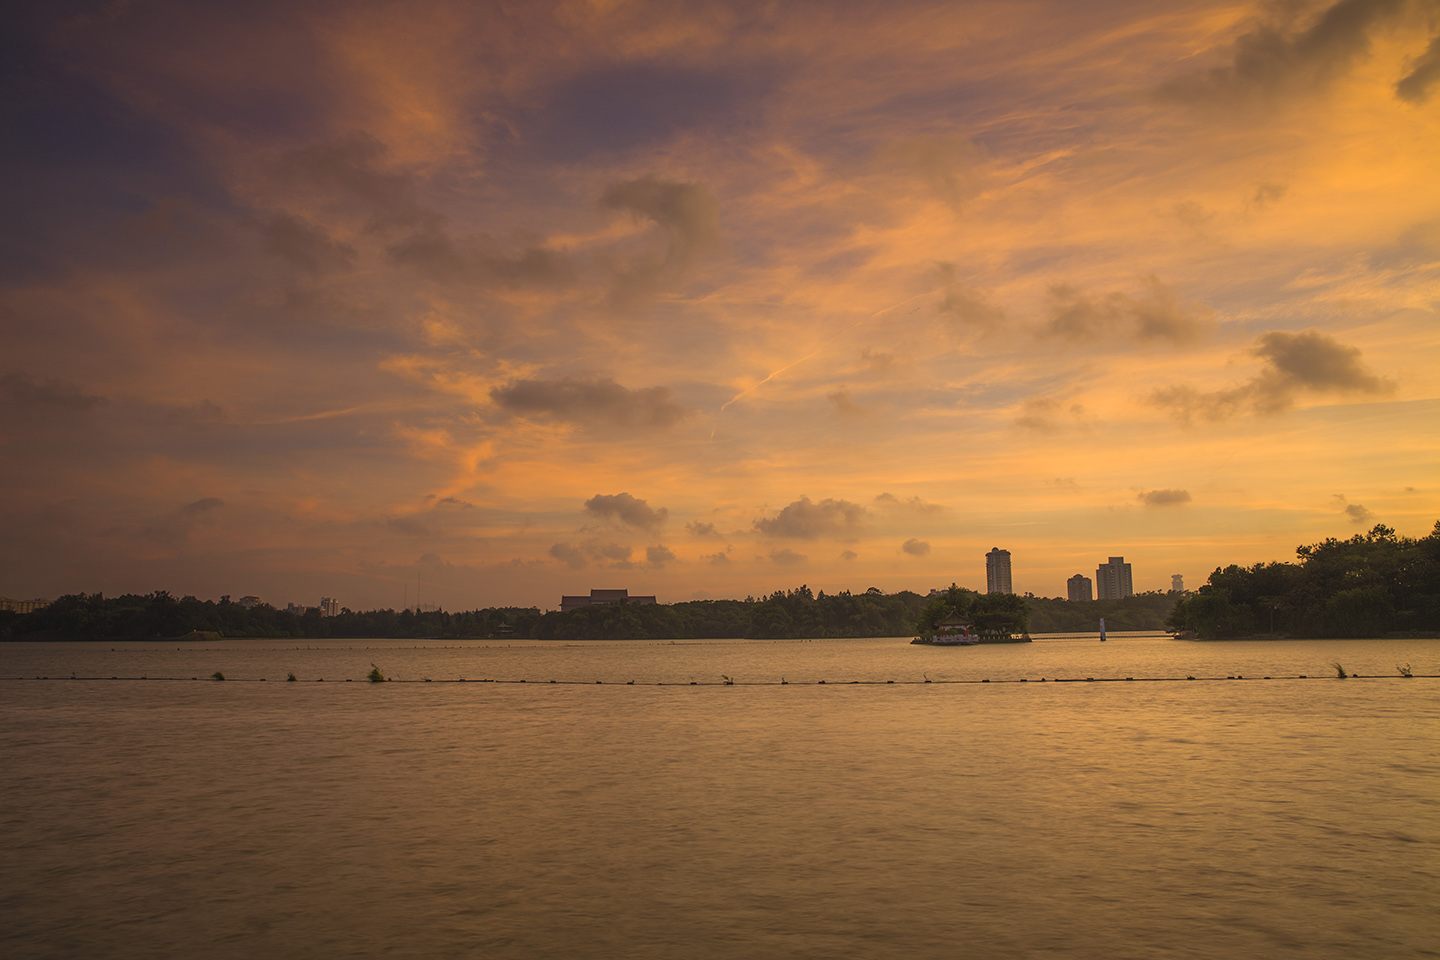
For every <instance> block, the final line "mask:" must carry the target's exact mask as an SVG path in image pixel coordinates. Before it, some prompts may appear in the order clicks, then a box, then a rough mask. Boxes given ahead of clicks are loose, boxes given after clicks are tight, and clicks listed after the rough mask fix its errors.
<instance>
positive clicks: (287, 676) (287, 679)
mask: <svg viewBox="0 0 1440 960" xmlns="http://www.w3.org/2000/svg"><path fill="white" fill-rule="evenodd" d="M285 682H286V683H294V682H295V673H294V671H291V672H290V673H287V674H285Z"/></svg>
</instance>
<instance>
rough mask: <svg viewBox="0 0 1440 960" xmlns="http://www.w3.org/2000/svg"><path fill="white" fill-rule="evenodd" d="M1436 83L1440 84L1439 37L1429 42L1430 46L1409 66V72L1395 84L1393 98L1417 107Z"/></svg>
mask: <svg viewBox="0 0 1440 960" xmlns="http://www.w3.org/2000/svg"><path fill="white" fill-rule="evenodd" d="M1437 83H1440V36H1437V37H1436V38H1435V39H1434V40H1431V41H1430V46H1428V47H1426V48H1425V52H1424V53H1422V54H1421V55H1420V56H1418V57H1416V58H1415V61H1414V62H1413V63H1412V64H1411V65H1410V72H1409V73H1408V74H1406V75H1405V76H1404V77H1403V78H1402V79H1401V80H1400V82H1399V83H1397V84H1395V96H1397V97H1399V98H1400V99H1401V100H1408V101H1409V102H1410V103H1414V104H1417V105H1418V104H1421V103H1424V102H1425V101H1426V100H1427V99H1428V98H1429V97H1430V93H1431V91H1432V90H1433V89H1434V87H1435V85H1436V84H1437Z"/></svg>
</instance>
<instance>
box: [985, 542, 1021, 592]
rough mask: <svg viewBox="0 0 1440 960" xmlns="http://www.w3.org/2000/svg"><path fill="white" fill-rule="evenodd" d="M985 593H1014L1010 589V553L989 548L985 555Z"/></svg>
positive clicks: (997, 548)
mask: <svg viewBox="0 0 1440 960" xmlns="http://www.w3.org/2000/svg"><path fill="white" fill-rule="evenodd" d="M985 592H986V593H1014V592H1015V591H1014V590H1012V589H1011V587H1010V551H1009V550H1001V549H1000V548H999V547H991V548H990V552H989V553H987V554H985Z"/></svg>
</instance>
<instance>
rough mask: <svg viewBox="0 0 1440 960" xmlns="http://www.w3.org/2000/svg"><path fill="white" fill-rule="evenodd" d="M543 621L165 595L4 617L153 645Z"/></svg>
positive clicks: (29, 633)
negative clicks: (196, 637) (208, 636)
mask: <svg viewBox="0 0 1440 960" xmlns="http://www.w3.org/2000/svg"><path fill="white" fill-rule="evenodd" d="M539 619H540V611H539V610H537V609H535V608H534V607H490V608H487V609H484V610H471V611H468V612H466V613H446V612H444V611H438V610H437V611H422V612H419V613H417V612H415V611H413V610H401V611H400V612H398V613H397V612H396V611H394V610H370V611H366V612H364V613H355V612H353V611H350V610H343V611H342V612H341V613H340V615H339V616H334V617H322V616H320V611H319V610H316V609H314V608H311V609H309V610H307V611H306V612H305V613H303V614H297V613H291V612H289V611H287V610H278V609H276V608H274V607H272V606H270V605H268V604H258V605H256V606H253V607H246V606H242V605H240V604H238V603H231V602H230V600H229V599H228V598H222V599H221V600H220V601H219V602H218V603H217V602H216V601H214V600H197V599H195V598H194V597H182V598H178V599H177V598H175V597H173V596H171V595H170V594H169V593H167V592H165V591H164V590H157V591H156V592H154V593H147V594H129V593H127V594H125V595H124V596H120V597H105V596H103V595H101V594H98V593H91V594H85V593H78V594H70V595H67V596H63V597H61V598H60V599H58V600H56V601H55V602H54V603H52V604H50V605H49V606H47V607H43V608H41V609H39V610H36V611H34V612H32V613H26V614H15V613H9V614H6V613H0V638H3V639H7V640H11V639H13V640H23V639H47V640H50V639H53V640H151V639H156V638H162V637H164V638H178V637H183V636H186V635H188V634H191V633H201V634H205V633H213V634H217V635H219V636H222V637H277V638H308V639H324V638H327V637H356V638H392V639H421V638H426V639H428V638H455V639H481V638H485V637H494V636H503V635H521V636H524V635H527V634H528V633H530V632H531V631H533V630H534V626H535V623H536V622H537V621H538V620H539Z"/></svg>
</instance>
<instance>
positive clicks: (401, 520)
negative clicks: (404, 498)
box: [385, 517, 435, 537]
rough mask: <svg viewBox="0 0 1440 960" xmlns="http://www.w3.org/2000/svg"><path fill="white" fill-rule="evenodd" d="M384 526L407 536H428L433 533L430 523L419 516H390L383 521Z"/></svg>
mask: <svg viewBox="0 0 1440 960" xmlns="http://www.w3.org/2000/svg"><path fill="white" fill-rule="evenodd" d="M385 526H387V527H389V528H390V529H391V530H394V531H395V532H396V533H401V534H404V535H405V536H407V537H429V536H434V534H435V531H434V530H432V529H431V528H430V525H429V524H428V523H426V522H425V521H424V520H422V519H420V518H419V517H391V518H390V519H389V520H386V521H385Z"/></svg>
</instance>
